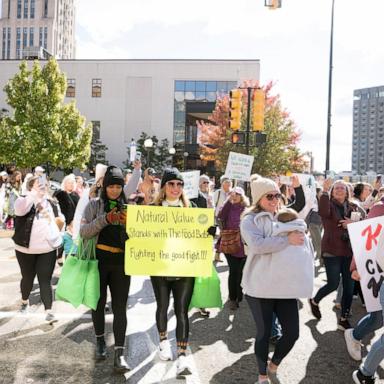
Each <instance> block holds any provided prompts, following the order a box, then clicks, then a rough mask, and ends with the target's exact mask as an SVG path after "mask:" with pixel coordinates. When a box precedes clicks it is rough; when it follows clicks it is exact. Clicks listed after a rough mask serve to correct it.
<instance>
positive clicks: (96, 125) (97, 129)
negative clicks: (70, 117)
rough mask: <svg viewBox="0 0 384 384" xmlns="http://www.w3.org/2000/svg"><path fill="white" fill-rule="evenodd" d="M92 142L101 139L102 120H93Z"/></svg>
mask: <svg viewBox="0 0 384 384" xmlns="http://www.w3.org/2000/svg"><path fill="white" fill-rule="evenodd" d="M91 123H92V142H94V141H96V140H100V121H92V122H91Z"/></svg>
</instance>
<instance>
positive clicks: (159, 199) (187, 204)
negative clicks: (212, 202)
mask: <svg viewBox="0 0 384 384" xmlns="http://www.w3.org/2000/svg"><path fill="white" fill-rule="evenodd" d="M164 200H166V196H165V185H164V187H163V188H161V189H160V191H159V193H158V194H157V196H156V198H155V201H154V202H153V204H154V205H162V204H163V201H164ZM180 200H181V201H182V203H183V206H184V207H185V208H189V207H190V206H191V203H190V201H189V199H188V197H187V195H186V194H185V192H184V189H183V191H182V192H181V196H180Z"/></svg>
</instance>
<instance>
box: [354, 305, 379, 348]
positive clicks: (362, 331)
mask: <svg viewBox="0 0 384 384" xmlns="http://www.w3.org/2000/svg"><path fill="white" fill-rule="evenodd" d="M382 326H383V313H382V311H375V312H369V313H367V314H366V315H365V316H364V317H363V318H362V319H361V320H360V321H359V322H358V323H357V325H356V327H355V329H354V330H353V334H352V335H353V338H354V339H355V340H359V341H360V340H362V339H363V338H364V337H365V336H367V335H368V334H369V333H371V332H375V331H376V330H377V329H379V328H381V327H382Z"/></svg>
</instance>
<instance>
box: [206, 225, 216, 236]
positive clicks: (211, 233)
mask: <svg viewBox="0 0 384 384" xmlns="http://www.w3.org/2000/svg"><path fill="white" fill-rule="evenodd" d="M207 232H208V234H209V235H211V236H212V237H215V235H216V227H215V226H214V225H212V226H210V227H209V228H208V229H207Z"/></svg>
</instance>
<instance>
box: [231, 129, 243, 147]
mask: <svg viewBox="0 0 384 384" xmlns="http://www.w3.org/2000/svg"><path fill="white" fill-rule="evenodd" d="M231 142H232V144H239V145H244V144H245V132H235V133H232V135H231Z"/></svg>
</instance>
